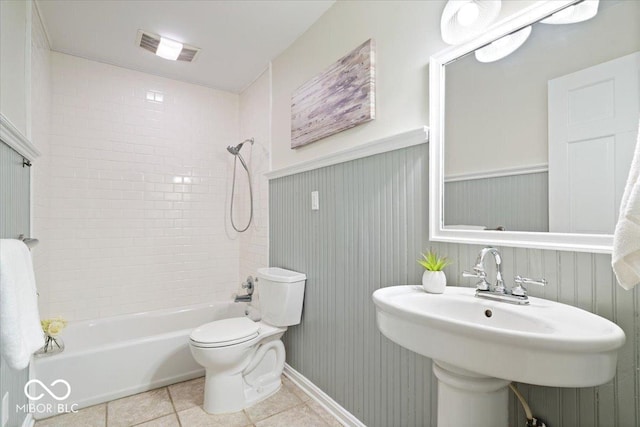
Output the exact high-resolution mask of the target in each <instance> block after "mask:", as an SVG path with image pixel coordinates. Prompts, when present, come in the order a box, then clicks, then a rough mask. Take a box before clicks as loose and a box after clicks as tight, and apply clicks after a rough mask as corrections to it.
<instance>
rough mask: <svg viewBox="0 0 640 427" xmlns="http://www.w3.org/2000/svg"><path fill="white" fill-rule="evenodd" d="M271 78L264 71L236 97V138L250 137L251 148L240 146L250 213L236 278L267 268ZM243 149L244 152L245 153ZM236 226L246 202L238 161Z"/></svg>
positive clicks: (246, 211) (243, 216)
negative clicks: (251, 207)
mask: <svg viewBox="0 0 640 427" xmlns="http://www.w3.org/2000/svg"><path fill="white" fill-rule="evenodd" d="M270 111H271V75H270V70H266V71H265V72H264V73H263V74H262V75H261V76H260V77H259V78H258V79H257V80H256V81H255V82H253V84H251V85H250V86H249V87H248V88H247V89H246V90H245V91H244V92H243V93H242V94H240V137H241V138H240V139H241V140H242V139H245V138H254V139H255V144H254V145H253V146H252V147H249V146H246V145H245V146H244V147H243V148H242V154H243V155H246V158H247V160H248V165H249V169H250V170H251V177H252V184H253V197H254V210H253V223H252V225H251V227H250V228H249V229H248V230H247V231H246V232H244V233H241V234H240V236H239V241H240V279H244V278H246V277H247V276H248V275H252V276H255V273H256V270H257V269H258V268H260V267H267V266H269V181H268V180H267V179H266V178H265V176H264V174H265V173H266V172H268V171H269V170H270V154H271V128H270V122H271V117H270V113H269V112H270ZM245 150H246V151H245ZM237 173H238V175H237V179H238V181H237V182H238V184H239V187H237V190H238V191H237V196H236V197H237V199H236V200H237V201H238V202H240V203H239V204H238V205H239V207H240V209H239V210H238V215H236V216H235V217H236V218H238V221H237V223H240V225H244V224H246V221H247V219H248V218H249V202H248V200H249V199H248V197H247V195H248V188H247V180H246V175H244V173H245V172H244V170H243V169H242V167H241V166H240V163H239V162H238V171H237Z"/></svg>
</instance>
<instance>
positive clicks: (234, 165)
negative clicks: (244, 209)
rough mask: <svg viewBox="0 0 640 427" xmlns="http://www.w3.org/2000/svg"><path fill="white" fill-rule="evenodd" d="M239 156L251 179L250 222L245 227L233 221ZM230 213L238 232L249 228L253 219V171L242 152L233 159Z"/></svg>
mask: <svg viewBox="0 0 640 427" xmlns="http://www.w3.org/2000/svg"><path fill="white" fill-rule="evenodd" d="M238 157H239V158H240V163H242V167H244V170H245V171H247V179H248V180H249V199H250V200H251V204H250V207H251V209H250V214H249V222H247V226H246V227H244V228H238V227H236V224H235V223H234V222H233V199H234V196H235V191H236V163H237V160H238ZM229 214H230V216H231V226H232V227H233V229H234V230H236V231H237V232H238V233H243V232H245V231H247V230H248V229H249V226H250V225H251V221H252V220H253V188H251V172H249V168H248V167H247V164H246V163H245V162H244V159H243V158H242V155H241V154H240V153H237V154H236V155H235V156H234V159H233V182H232V184H231V209H230V212H229Z"/></svg>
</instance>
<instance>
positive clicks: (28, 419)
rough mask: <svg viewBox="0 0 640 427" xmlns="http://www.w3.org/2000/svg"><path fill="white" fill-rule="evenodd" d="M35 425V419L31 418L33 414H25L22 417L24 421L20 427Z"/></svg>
mask: <svg viewBox="0 0 640 427" xmlns="http://www.w3.org/2000/svg"><path fill="white" fill-rule="evenodd" d="M35 424H36V420H35V418H33V414H27V416H26V417H24V421H22V427H33V426H34V425H35Z"/></svg>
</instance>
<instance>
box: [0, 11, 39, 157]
mask: <svg viewBox="0 0 640 427" xmlns="http://www.w3.org/2000/svg"><path fill="white" fill-rule="evenodd" d="M33 7H34V6H33V0H26V1H25V0H0V140H2V142H4V143H6V144H7V145H9V146H10V147H11V148H13V149H14V150H16V151H17V152H18V153H20V154H22V155H23V156H24V157H26V158H27V159H29V160H34V159H35V157H37V156H38V155H39V153H38V150H37V149H36V148H35V147H34V146H33V144H32V143H31V142H30V139H31V13H32V8H33Z"/></svg>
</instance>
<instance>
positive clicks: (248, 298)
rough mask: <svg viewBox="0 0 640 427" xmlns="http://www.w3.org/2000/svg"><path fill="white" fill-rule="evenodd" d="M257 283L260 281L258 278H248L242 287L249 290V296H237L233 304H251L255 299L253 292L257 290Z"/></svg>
mask: <svg viewBox="0 0 640 427" xmlns="http://www.w3.org/2000/svg"><path fill="white" fill-rule="evenodd" d="M257 281H258V278H257V277H256V278H255V279H254V278H253V277H251V276H249V277H247V280H245V281H244V282H243V283H242V285H241V286H242V289H246V290H247V294H246V295H236V297H235V298H234V300H233V302H251V300H252V298H253V291H254V290H255V282H257Z"/></svg>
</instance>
